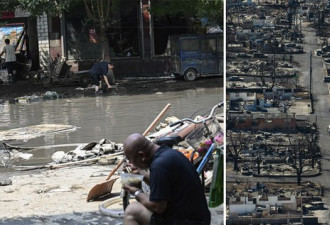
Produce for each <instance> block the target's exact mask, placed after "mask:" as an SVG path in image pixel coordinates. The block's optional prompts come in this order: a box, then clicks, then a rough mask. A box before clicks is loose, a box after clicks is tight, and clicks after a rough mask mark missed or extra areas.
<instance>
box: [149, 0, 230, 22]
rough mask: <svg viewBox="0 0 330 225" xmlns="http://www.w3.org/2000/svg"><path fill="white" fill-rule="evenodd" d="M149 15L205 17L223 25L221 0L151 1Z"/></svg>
mask: <svg viewBox="0 0 330 225" xmlns="http://www.w3.org/2000/svg"><path fill="white" fill-rule="evenodd" d="M151 13H153V14H154V15H156V16H177V15H183V16H185V17H187V18H188V17H196V18H203V17H206V18H208V19H209V21H210V22H213V23H217V24H219V25H220V26H222V25H223V0H151Z"/></svg>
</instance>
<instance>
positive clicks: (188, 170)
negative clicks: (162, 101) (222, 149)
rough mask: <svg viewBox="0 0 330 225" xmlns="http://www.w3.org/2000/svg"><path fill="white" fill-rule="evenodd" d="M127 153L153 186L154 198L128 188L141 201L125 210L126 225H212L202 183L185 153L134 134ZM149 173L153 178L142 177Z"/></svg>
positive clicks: (135, 189) (151, 191)
mask: <svg viewBox="0 0 330 225" xmlns="http://www.w3.org/2000/svg"><path fill="white" fill-rule="evenodd" d="M124 153H125V155H126V158H127V159H128V160H129V161H130V163H132V164H133V166H134V167H136V168H138V169H139V171H141V172H140V173H141V174H143V175H145V178H146V179H145V180H146V181H149V184H150V194H148V193H143V192H142V190H140V189H138V188H136V187H132V186H127V185H125V186H124V189H125V190H126V191H128V192H129V193H131V194H134V196H135V198H136V200H137V202H135V203H131V204H130V205H128V207H127V208H126V210H125V218H124V220H125V225H130V224H140V225H142V224H164V225H165V224H166V225H170V224H175V225H185V224H187V225H188V224H189V225H209V224H210V220H211V216H210V211H209V209H208V206H207V202H206V198H205V195H204V191H203V186H202V183H201V180H200V178H199V176H198V174H197V172H196V169H195V167H194V166H193V165H192V163H191V162H189V160H188V159H187V158H186V157H185V156H184V155H183V154H182V153H180V152H178V151H175V150H173V149H171V148H168V147H165V146H159V145H156V144H154V143H152V142H150V141H149V140H148V139H146V138H145V137H144V136H143V135H141V134H132V135H130V136H129V137H128V138H127V139H126V140H125V142H124ZM145 169H150V174H148V173H146V172H144V173H142V171H143V170H145Z"/></svg>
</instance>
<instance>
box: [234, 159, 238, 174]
mask: <svg viewBox="0 0 330 225" xmlns="http://www.w3.org/2000/svg"><path fill="white" fill-rule="evenodd" d="M234 171H238V158H237V157H234Z"/></svg>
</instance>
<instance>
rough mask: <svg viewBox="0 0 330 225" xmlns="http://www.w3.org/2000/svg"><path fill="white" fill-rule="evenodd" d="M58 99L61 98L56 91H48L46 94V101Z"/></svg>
mask: <svg viewBox="0 0 330 225" xmlns="http://www.w3.org/2000/svg"><path fill="white" fill-rule="evenodd" d="M58 97H59V95H58V94H57V93H56V92H55V91H47V92H46V93H45V94H44V99H45V100H53V99H57V98H58Z"/></svg>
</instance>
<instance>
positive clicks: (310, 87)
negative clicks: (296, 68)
mask: <svg viewBox="0 0 330 225" xmlns="http://www.w3.org/2000/svg"><path fill="white" fill-rule="evenodd" d="M312 71H313V68H312V51H310V59H309V94H310V97H311V100H312Z"/></svg>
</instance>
